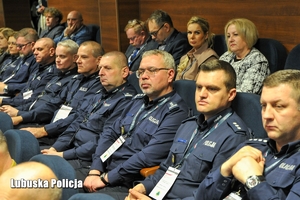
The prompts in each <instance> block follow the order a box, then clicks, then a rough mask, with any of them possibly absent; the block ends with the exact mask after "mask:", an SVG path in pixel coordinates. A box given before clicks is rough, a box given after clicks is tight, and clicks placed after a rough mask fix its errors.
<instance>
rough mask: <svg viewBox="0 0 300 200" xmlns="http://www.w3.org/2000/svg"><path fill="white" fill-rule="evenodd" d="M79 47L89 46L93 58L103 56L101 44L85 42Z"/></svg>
mask: <svg viewBox="0 0 300 200" xmlns="http://www.w3.org/2000/svg"><path fill="white" fill-rule="evenodd" d="M81 46H91V47H92V52H93V56H94V57H95V58H98V57H99V56H103V55H104V53H105V52H104V49H103V48H102V46H101V44H99V43H98V42H95V41H85V42H83V43H82V44H81V45H80V47H81Z"/></svg>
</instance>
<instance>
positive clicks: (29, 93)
mask: <svg viewBox="0 0 300 200" xmlns="http://www.w3.org/2000/svg"><path fill="white" fill-rule="evenodd" d="M32 93H33V91H32V90H29V91H27V92H24V93H23V99H29V98H30V97H31V95H32Z"/></svg>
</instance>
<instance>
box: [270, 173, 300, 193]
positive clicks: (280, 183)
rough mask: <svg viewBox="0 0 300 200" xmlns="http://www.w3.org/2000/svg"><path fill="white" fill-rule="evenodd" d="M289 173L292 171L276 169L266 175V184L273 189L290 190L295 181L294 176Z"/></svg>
mask: <svg viewBox="0 0 300 200" xmlns="http://www.w3.org/2000/svg"><path fill="white" fill-rule="evenodd" d="M288 172H290V173H288ZM291 172H292V171H286V170H282V169H278V168H276V169H275V170H274V171H272V172H271V173H270V174H268V175H267V180H268V183H269V184H270V185H271V186H272V187H275V188H282V189H283V190H284V189H288V190H290V188H291V186H292V185H293V182H294V181H295V175H294V174H292V173H291ZM297 193H298V194H299V193H300V191H298V192H297Z"/></svg>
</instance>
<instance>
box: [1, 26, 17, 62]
mask: <svg viewBox="0 0 300 200" xmlns="http://www.w3.org/2000/svg"><path fill="white" fill-rule="evenodd" d="M13 34H14V30H13V29H11V28H0V65H2V63H3V62H4V61H5V59H6V58H7V57H8V56H9V52H8V39H9V37H10V36H12V35H13Z"/></svg>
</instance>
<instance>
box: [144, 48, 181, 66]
mask: <svg viewBox="0 0 300 200" xmlns="http://www.w3.org/2000/svg"><path fill="white" fill-rule="evenodd" d="M152 55H156V56H159V55H160V56H161V57H162V59H163V63H164V67H165V68H168V69H174V70H175V69H176V68H175V67H176V66H175V61H174V58H173V56H172V55H171V54H169V53H168V52H166V51H162V50H158V49H154V50H150V51H146V52H145V53H144V54H143V56H142V59H143V58H145V57H147V56H152Z"/></svg>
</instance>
